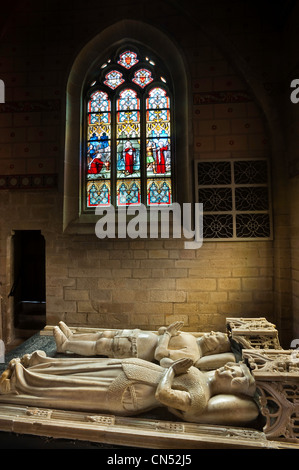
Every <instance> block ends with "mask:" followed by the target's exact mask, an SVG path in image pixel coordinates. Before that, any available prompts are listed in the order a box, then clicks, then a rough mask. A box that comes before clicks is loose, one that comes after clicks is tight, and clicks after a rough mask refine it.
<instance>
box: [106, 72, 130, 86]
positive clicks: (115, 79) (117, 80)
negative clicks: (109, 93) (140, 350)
mask: <svg viewBox="0 0 299 470" xmlns="http://www.w3.org/2000/svg"><path fill="white" fill-rule="evenodd" d="M105 78H106V80H105V81H104V84H105V85H107V86H109V88H112V90H115V88H117V87H118V86H119V85H121V84H122V83H124V81H125V80H124V79H123V74H122V73H120V72H118V71H117V70H112V71H111V72H109V73H107V75H106V76H105Z"/></svg>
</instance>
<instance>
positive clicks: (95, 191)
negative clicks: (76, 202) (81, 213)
mask: <svg viewBox="0 0 299 470" xmlns="http://www.w3.org/2000/svg"><path fill="white" fill-rule="evenodd" d="M98 205H100V206H103V207H105V206H109V205H110V181H104V182H103V181H101V182H98V181H92V182H88V183H87V207H94V206H98Z"/></svg>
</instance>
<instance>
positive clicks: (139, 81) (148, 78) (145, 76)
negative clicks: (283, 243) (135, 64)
mask: <svg viewBox="0 0 299 470" xmlns="http://www.w3.org/2000/svg"><path fill="white" fill-rule="evenodd" d="M152 81H153V77H152V74H151V72H150V71H149V70H147V69H140V70H137V71H136V72H135V74H134V78H133V79H132V82H134V83H136V85H139V86H141V88H144V87H145V86H146V85H148V84H149V83H151V82H152Z"/></svg>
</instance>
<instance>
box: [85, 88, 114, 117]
mask: <svg viewBox="0 0 299 470" xmlns="http://www.w3.org/2000/svg"><path fill="white" fill-rule="evenodd" d="M109 111H111V104H110V101H109V99H108V95H107V93H104V92H102V91H95V92H94V93H92V95H91V96H90V100H89V101H88V112H89V113H99V112H101V113H108V112H109Z"/></svg>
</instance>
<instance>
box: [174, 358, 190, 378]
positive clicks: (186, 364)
mask: <svg viewBox="0 0 299 470" xmlns="http://www.w3.org/2000/svg"><path fill="white" fill-rule="evenodd" d="M192 365H193V361H192V359H188V358H183V359H178V360H177V361H175V362H174V363H173V364H171V366H170V367H172V369H173V371H174V374H175V375H180V374H185V373H186V372H187V370H188V369H190V367H191V366H192Z"/></svg>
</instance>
